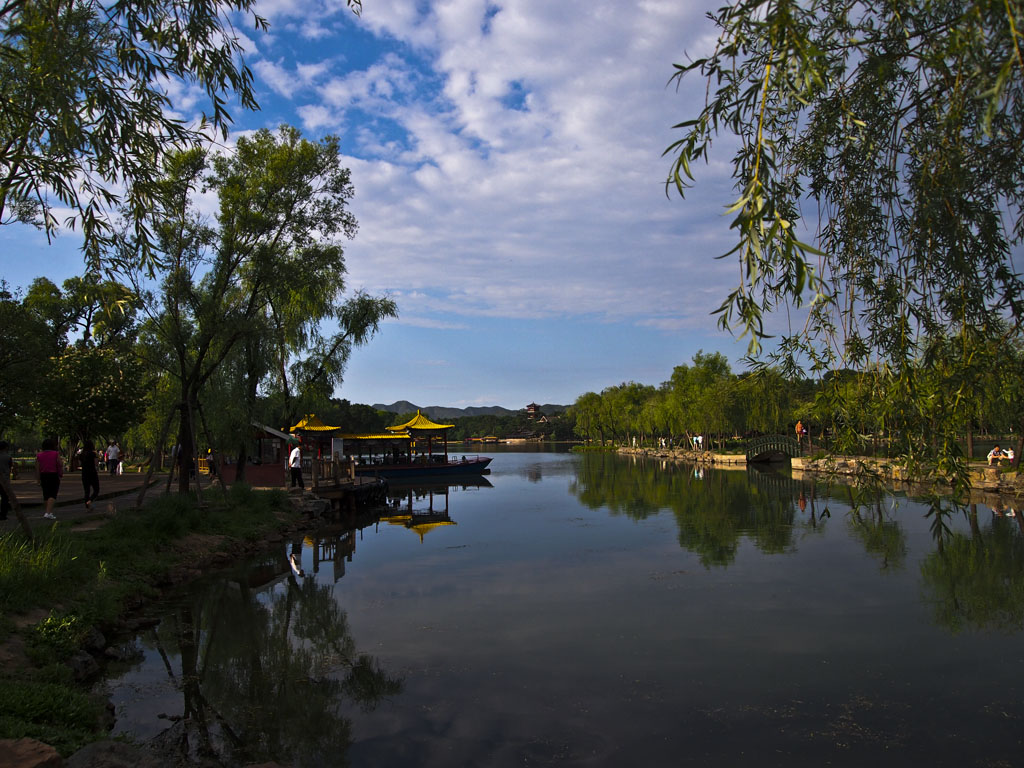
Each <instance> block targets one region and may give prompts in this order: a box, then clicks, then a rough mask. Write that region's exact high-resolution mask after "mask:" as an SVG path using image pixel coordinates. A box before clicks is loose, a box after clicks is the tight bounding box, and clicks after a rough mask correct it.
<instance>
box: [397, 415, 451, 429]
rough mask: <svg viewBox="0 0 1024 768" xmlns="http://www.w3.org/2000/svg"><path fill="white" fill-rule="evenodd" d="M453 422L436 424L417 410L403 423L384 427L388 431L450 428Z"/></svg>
mask: <svg viewBox="0 0 1024 768" xmlns="http://www.w3.org/2000/svg"><path fill="white" fill-rule="evenodd" d="M454 426H455V425H454V424H438V423H437V422H434V421H431V420H430V419H428V418H427V417H426V416H424V415H423V414H422V413H420V412H419V411H416V415H415V416H413V417H412V418H411V419H409V421H407V422H405V424H399V425H398V426H395V427H385V429H386V430H388V431H389V432H402V431H406V430H413V429H451V428H452V427H454Z"/></svg>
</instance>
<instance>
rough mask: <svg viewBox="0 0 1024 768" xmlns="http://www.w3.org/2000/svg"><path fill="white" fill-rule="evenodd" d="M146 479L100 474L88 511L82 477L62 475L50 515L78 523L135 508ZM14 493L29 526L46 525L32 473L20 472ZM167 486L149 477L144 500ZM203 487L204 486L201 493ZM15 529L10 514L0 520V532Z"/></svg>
mask: <svg viewBox="0 0 1024 768" xmlns="http://www.w3.org/2000/svg"><path fill="white" fill-rule="evenodd" d="M145 479H146V473H145V472H129V473H128V474H124V475H113V476H111V475H108V474H105V473H102V472H101V473H100V495H99V498H98V499H97V500H96V501H94V502H93V504H92V509H91V510H87V509H86V508H85V494H84V493H83V490H82V473H81V472H65V473H64V479H63V480H61V483H60V490H59V491H58V492H57V505H56V507H55V508H54V510H53V513H54V514H55V515H56V516H57V520H58V522H59V521H74V520H82V519H85V518H89V517H95V516H98V515H100V514H102V513H105V512H108V511H109V510H110V505H113V506H114V508H115V509H127V508H129V507H132V506H134V505H135V500H136V499H137V498H138V496H139V491H140V490H141V489H142V483H143V482H144V481H145ZM11 485H12V486H14V493H15V495H17V497H18V501H19V502H20V503H21V508H22V511H23V512H24V513H25V516H26V517H27V518H28V520H29V523H31V524H32V525H33V526H34V525H36V524H43V523H45V524H47V525H49V524H50V521H49V520H45V519H44V518H43V512H45V511H46V507H45V506H44V505H43V492H42V489H40V487H39V485H38V484H37V483H36V478H35V473H33V472H24V471H22V472H21V474H20V475H19V477H18V479H17V480H12V481H11ZM166 485H167V473H166V472H163V473H157V474H155V475H153V484H152V485H151V486H150V489H149V494H147V498H152V497H153V496H156V495H158V494H160V493H162V492H163V490H164V488H165V487H166ZM205 489H206V483H204V490H205ZM17 525H18V516H17V515H15V514H14V511H13V510H12V511H11V513H10V514H9V515H8V516H7V519H6V520H0V532H3V531H8V530H11V529H12V528H15V527H16V526H17Z"/></svg>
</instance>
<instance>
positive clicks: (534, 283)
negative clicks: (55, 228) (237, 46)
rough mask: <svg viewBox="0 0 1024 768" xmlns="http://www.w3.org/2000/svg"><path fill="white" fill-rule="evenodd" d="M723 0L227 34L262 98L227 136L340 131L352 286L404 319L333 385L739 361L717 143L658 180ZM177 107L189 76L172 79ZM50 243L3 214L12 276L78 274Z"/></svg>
mask: <svg viewBox="0 0 1024 768" xmlns="http://www.w3.org/2000/svg"><path fill="white" fill-rule="evenodd" d="M720 4H721V3H720V1H719V0H710V2H709V1H708V0H646V1H641V2H623V1H622V0H446V1H443V2H441V1H439V2H431V1H428V0H365V2H364V7H363V11H362V14H361V15H360V16H358V17H357V16H355V15H353V14H352V12H351V11H350V10H348V9H347V8H346V7H345V5H344V2H343V0H328V1H327V2H309V0H264V1H261V2H258V3H257V7H256V10H257V12H258V13H259V14H260V15H261V16H263V17H265V18H266V19H267V20H268V21H269V23H270V29H269V32H261V31H257V30H255V29H254V28H253V25H252V23H251V21H250V22H246V21H245V20H242V19H240V20H239V21H238V25H237V26H236V31H237V32H238V34H239V35H240V36H241V37H242V38H243V42H244V45H245V48H246V54H245V61H246V63H247V65H248V66H249V67H250V68H251V69H252V71H253V73H254V76H255V86H256V89H257V100H258V101H259V103H260V106H261V109H260V111H258V112H245V111H240V110H234V111H233V117H234V128H235V130H236V131H238V132H244V131H251V130H255V129H258V128H263V127H266V128H275V127H277V126H279V125H280V124H282V123H289V124H292V125H295V126H297V127H298V128H299V129H300V130H301V131H302V133H303V135H304V136H305V137H306V138H309V139H313V140H315V139H319V138H321V137H323V136H325V135H328V134H332V135H336V136H338V137H339V138H340V140H341V147H342V152H343V158H342V159H343V162H344V163H345V164H346V165H347V166H348V167H349V168H350V169H351V171H352V181H353V184H354V187H355V198H354V200H353V201H352V205H351V209H352V212H353V213H354V215H355V216H356V218H357V219H358V221H359V231H358V233H357V235H356V236H355V238H354V239H353V240H352V241H350V242H347V243H346V244H345V252H346V264H347V267H348V286H349V288H350V289H351V290H356V289H362V290H365V291H366V292H368V293H370V294H374V295H388V296H390V297H391V298H393V299H394V300H395V301H396V302H397V304H398V309H399V317H398V318H397V319H395V320H389V321H387V322H385V323H384V324H383V325H382V327H381V331H380V333H379V334H378V335H377V336H376V337H375V338H374V339H373V340H372V341H371V342H370V343H369V344H368V345H367V346H365V347H363V348H360V349H357V350H356V351H355V352H354V353H353V355H352V357H351V359H350V362H349V367H348V370H347V372H346V375H345V381H344V384H343V385H342V387H341V388H340V389H339V391H338V392H337V393H336V394H337V395H338V396H339V397H344V398H347V399H348V400H350V401H351V402H355V403H367V404H374V403H391V402H394V401H396V400H409V401H411V402H413V403H415V404H417V405H420V406H429V405H443V406H451V407H467V406H489V405H500V406H503V407H506V408H513V409H518V408H522V407H524V406H525V405H526V404H528V403H530V402H537V403H541V404H544V403H559V404H571V403H572V402H573V401H574V400H575V399H576V398H577V397H578V396H579V395H581V394H583V393H585V392H588V391H600V390H602V389H604V388H605V387H608V386H613V385H616V384H620V383H622V382H624V381H638V382H641V383H644V384H652V385H658V384H660V383H661V382H663V381H665V380H667V379H668V378H669V377H670V376H671V373H672V369H673V367H674V366H676V365H681V364H684V363H689V362H691V361H692V358H693V355H694V354H695V353H696V352H698V351H699V350H704V351H705V352H708V351H718V352H722V353H723V354H725V355H726V357H728V358H729V359H730V361H731V362H732V364H733V369H734V370H736V371H738V370H742V369H743V364H742V363H741V358H742V357H743V356H744V354H745V353H746V350H747V343H746V342H747V340H746V339H736V338H734V337H733V336H731V335H730V334H729V333H727V332H724V331H721V330H719V329H718V327H717V322H716V317H715V316H714V315H713V314H712V312H713V310H714V309H715V308H716V307H718V306H719V305H720V304H721V302H722V301H723V299H724V298H725V297H726V295H727V294H728V293H729V291H730V290H732V289H733V288H734V287H735V285H736V282H737V280H738V276H739V272H738V267H737V264H736V262H735V260H732V259H723V260H716V258H715V257H716V256H718V255H720V254H722V253H725V252H726V251H728V250H730V248H731V247H732V244H733V241H732V240H730V235H729V222H730V217H729V216H727V215H726V213H725V208H726V207H727V206H728V204H729V203H730V202H731V201H732V200H733V199H734V197H735V196H734V194H733V192H732V188H731V187H732V183H731V179H730V172H731V165H730V162H729V160H730V158H729V157H728V156H727V154H726V153H718V154H715V155H713V156H712V162H711V163H710V164H709V165H706V166H704V167H700V168H697V169H695V170H696V174H697V181H698V184H697V187H696V188H695V189H694V190H693V191H691V192H690V193H688V195H687V198H686V199H685V200H683V199H681V198H680V197H679V196H678V194H675V193H674V192H673V193H671V194H666V189H665V179H666V176H667V174H668V172H669V170H670V159H669V158H668V157H665V156H663V152H664V150H665V148H666V147H667V146H668V145H669V144H671V143H672V141H674V140H675V139H676V138H678V137H679V135H680V134H679V132H678V131H673V129H672V126H673V125H675V124H676V123H679V122H680V121H682V120H685V119H687V118H690V117H693V116H695V115H696V114H697V113H698V112H699V110H700V108H701V106H702V104H703V100H704V93H705V83H704V82H703V81H701V80H699V79H697V78H694V79H692V80H688V81H684V82H683V84H682V86H681V87H677V85H676V84H675V83H671V82H670V78H671V76H672V74H673V66H672V65H673V64H674V63H681V62H684V61H686V60H688V58H691V57H692V58H697V57H699V56H701V55H703V54H706V53H707V52H709V51H710V50H711V47H712V46H713V44H714V40H715V29H714V27H713V25H712V23H711V22H710V21H709V20H708V19H707V18H706V13H707V11H709V10H714V9H715V8H717V6H718V5H720ZM170 87H171V93H172V97H173V98H174V104H175V107H176V108H177V109H178V110H179V111H180V113H181V114H182V116H184V117H189V116H194V115H195V114H196V113H197V111H198V110H199V109H201V107H202V101H201V100H200V99H199V98H198V96H197V94H196V93H195V92H194V91H193V90H190V89H188V88H187V87H185V86H182V85H175V84H171V86H170ZM78 246H79V243H78V241H77V240H76V237H75V233H74V232H65V233H62V234H61V235H60V236H59V237H58V238H57V239H56V240H55V242H54V243H53V244H49V245H48V244H47V242H46V239H45V237H44V236H43V235H41V234H39V233H37V232H35V231H34V230H32V229H31V228H28V227H24V226H5V227H2V228H0V253H2V254H3V255H2V256H0V268H2V270H3V275H2V276H3V278H4V279H6V280H7V282H8V283H10V284H11V285H14V286H23V287H24V286H27V285H28V283H29V282H31V280H32V279H33V278H35V277H37V276H39V275H45V276H47V277H49V278H50V279H51V280H54V281H55V282H57V283H58V284H59V283H60V282H61V281H63V280H64V279H66V278H67V277H71V276H73V275H76V274H80V273H81V271H82V266H83V265H82V257H81V254H80V252H79V251H78Z"/></svg>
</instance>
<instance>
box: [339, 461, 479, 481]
mask: <svg viewBox="0 0 1024 768" xmlns="http://www.w3.org/2000/svg"><path fill="white" fill-rule="evenodd" d="M431 459H432V460H430V461H416V460H413V461H408V462H387V463H385V462H383V461H382V462H379V463H377V462H373V461H370V462H369V463H366V464H358V463H357V464H356V475H359V476H363V477H367V476H369V477H386V478H388V479H389V480H390V479H403V478H412V477H449V476H458V475H482V474H484V472H489V471H490V470H488V469H487V465H488V464H490V463H491V457H490V456H463V457H462V458H461V459H455V458H449V457H447V456H440V455H435V456H432V457H431Z"/></svg>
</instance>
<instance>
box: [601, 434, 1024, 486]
mask: <svg viewBox="0 0 1024 768" xmlns="http://www.w3.org/2000/svg"><path fill="white" fill-rule="evenodd" d="M616 452H617V453H619V454H622V455H627V456H642V457H646V458H652V459H659V460H662V461H674V462H677V463H690V464H703V465H706V466H714V467H716V468H719V469H746V467H747V459H746V456H744V455H743V454H733V453H715V452H714V451H699V452H698V451H692V450H686V449H682V448H672V449H665V448H630V447H628V446H623V447H620V448H618V449H616ZM788 461H789V466H790V469H791V470H792V471H793V472H794V473H796V472H799V473H801V474H805V475H813V476H820V475H828V476H831V477H837V476H838V477H842V478H847V479H850V480H855V479H857V478H862V477H865V476H869V477H875V478H880V479H882V480H883V481H885V482H887V483H889V484H891V485H892V486H894V487H899V488H900V489H901V490H910V489H917V490H919V491H921V492H922V493H923V492H925V485H924V483H923V482H920V481H918V480H915V479H914V478H913V477H911V476H910V473H909V472H908V471H907V469H906V467H905V466H904V465H901V464H898V463H896V461H895V460H893V459H874V458H871V457H868V456H844V455H829V456H824V457H822V458H811V457H808V456H801V457H797V458H792V459H788ZM783 463H785V462H777V463H769V466H778V465H779V464H783ZM968 472H969V474H970V483H971V487H970V491H971V494H972V496H973V495H974V494H985V495H997V496H1001V497H1002V496H1006V497H1014V498H1017V497H1020V496H1024V472H1018V471H1016V470H1009V469H1007V470H1005V471H1004V469H1003V468H1001V467H990V466H977V465H972V466H970V467H969V468H968ZM945 488H946V489H947V491H948V489H949V486H948V485H946V486H945Z"/></svg>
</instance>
